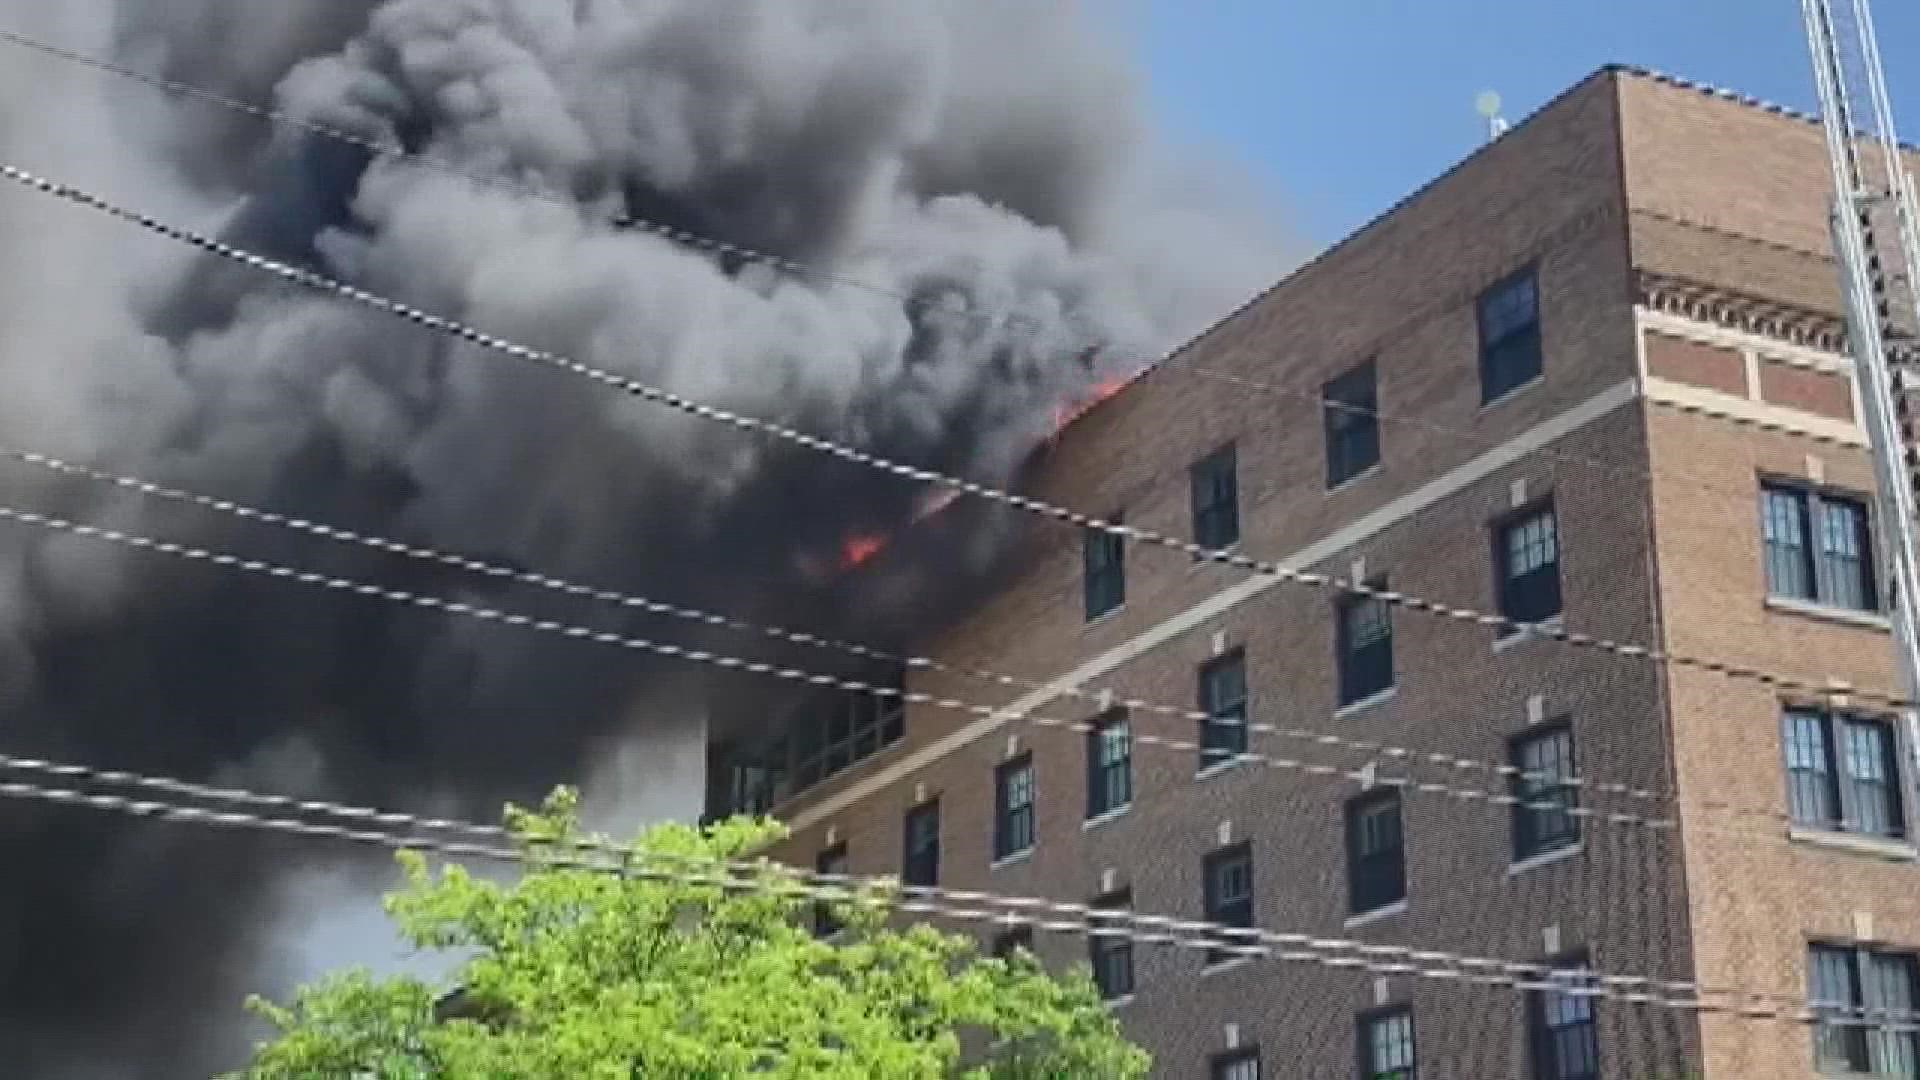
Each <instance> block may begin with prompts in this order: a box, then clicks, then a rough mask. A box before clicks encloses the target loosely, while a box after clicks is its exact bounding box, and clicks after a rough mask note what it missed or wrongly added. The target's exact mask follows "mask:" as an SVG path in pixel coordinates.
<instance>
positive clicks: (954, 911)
mask: <svg viewBox="0 0 1920 1080" xmlns="http://www.w3.org/2000/svg"><path fill="white" fill-rule="evenodd" d="M0 769H5V770H12V771H15V772H27V773H33V774H39V775H45V776H52V777H60V778H64V779H69V780H71V779H75V778H79V779H86V780H91V781H96V782H100V783H110V784H124V785H139V786H145V787H151V788H156V789H159V790H164V791H168V792H170V793H174V794H182V795H196V796H200V797H203V798H210V799H216V800H219V801H224V802H230V803H236V804H240V805H250V806H256V807H263V808H270V809H295V810H301V811H306V812H312V813H321V814H328V815H331V816H335V817H340V818H345V819H348V820H352V821H354V822H356V823H358V824H356V825H353V826H347V825H335V824H326V823H319V822H311V821H304V820H299V819H293V818H275V817H267V816H264V815H258V814H253V813H247V812H237V811H220V810H210V809H207V808H204V807H197V806H190V805H186V804H182V803H176V802H167V801H164V800H139V799H133V798H130V797H127V796H123V795H114V794H100V793H89V792H82V791H78V790H75V789H70V788H50V787H46V786H44V785H41V784H36V783H22V782H0V797H6V798H15V799H33V800H39V801H45V802H53V803H59V804H63V805H68V806H77V807H82V808H86V809H93V810H101V811H108V812H117V813H123V814H129V815H132V816H136V817H151V818H157V819H160V820H166V821H173V822H180V823H188V824H203V825H210V826H218V827H231V828H240V829H260V830H265V831H272V832H280V833H285V834H289V835H295V836H303V837H308V838H324V839H336V840H343V841H350V842H353V843H359V844H372V845H377V846H381V847H388V848H394V849H397V850H415V851H430V852H434V853H437V854H442V855H447V856H450V857H454V858H461V857H466V858H480V859H487V860H490V861H497V862H505V863H511V864H516V865H535V866H544V867H557V868H563V869H578V870H586V871H591V872H598V873H617V874H624V875H629V876H633V877H638V878H643V879H647V880H658V881H665V882H674V883H681V884H692V885H701V886H714V887H718V888H721V889H725V890H729V891H773V892H785V893H788V894H790V895H794V896H799V897H807V898H811V899H815V900H824V901H828V902H846V903H874V902H876V900H875V898H874V897H872V896H871V895H869V894H863V893H862V892H861V890H863V889H871V888H875V887H883V888H885V889H886V890H887V891H889V892H898V893H900V894H901V895H902V896H904V897H906V899H893V898H888V899H885V900H880V901H877V902H879V903H880V904H882V906H885V907H889V908H896V909H898V910H902V911H907V912H909V913H914V914H927V915H933V916H938V917H949V918H959V919H962V920H971V921H981V922H988V923H995V924H1001V925H1027V926H1032V927H1035V928H1037V929H1041V930H1047V931H1051V932H1057V933H1064V934H1079V935H1086V936H1113V937H1124V938H1127V939H1129V940H1134V941H1140V942H1143V943H1148V944H1164V945H1171V946H1176V947H1181V948H1189V949H1198V950H1202V951H1207V952H1213V953H1233V954H1236V955H1243V956H1249V957H1268V958H1276V959H1283V960H1298V961H1303V962H1308V963H1317V964H1322V965H1325V966H1330V967H1344V968H1358V969H1364V970H1367V971H1372V972H1375V973H1377V974H1405V975H1415V976H1418V977H1421V978H1428V979H1434V980H1438V981H1443V982H1453V983H1460V982H1468V983H1477V984H1482V985H1488V986H1501V987H1507V988H1510V989H1515V990H1520V991H1533V990H1551V991H1556V992H1564V993H1569V994H1576V995H1580V996H1589V997H1599V998H1610V999H1613V1000H1618V1001H1623V1002H1627V1003H1632V1004H1643V1005H1653V1006H1658V1007H1664V1008H1674V1009H1683V1010H1689V1011H1697V1012H1704V1013H1722V1014H1728V1015H1734V1016H1739V1017H1742V1018H1747V1019H1777V1020H1790V1021H1797V1022H1827V1021H1830V1020H1831V1019H1832V1017H1833V1016H1834V1015H1835V1014H1840V1015H1847V1016H1855V1017H1897V1018H1900V1019H1914V1018H1920V1012H1915V1011H1909V1010H1894V1009H1884V1008H1875V1007H1860V1006H1846V1005H1834V1006H1827V1005H1825V1004H1822V1005H1820V1006H1819V1010H1818V1012H1816V1011H1815V1010H1814V1009H1813V1008H1811V1007H1810V1005H1809V1003H1808V1002H1807V1001H1805V1000H1804V999H1801V998H1799V997H1796V996H1793V995H1789V994H1777V993H1771V992H1762V991H1752V990H1743V989H1716V988H1711V987H1707V986H1704V985H1702V984H1699V983H1695V982H1689V981H1684V980H1668V979H1660V978H1654V977H1651V976H1641V975H1620V974H1613V973H1607V972H1600V971H1589V970H1582V969H1571V968H1556V967H1552V966H1550V965H1544V964H1534V963H1526V962H1520V961H1512V960H1505V959H1499V958H1493V957H1484V956H1473V955H1467V954H1461V953H1453V952H1446V951H1440V950H1429V949H1418V948H1413V947H1409V946H1401V945H1386V944H1378V943H1373V942H1367V941H1360V940H1355V939H1342V938H1327V937H1322V936H1319V935H1313V934H1302V933H1286V932H1277V931H1272V930H1266V929H1263V928H1260V927H1240V926H1231V925H1228V924H1225V923H1220V922H1213V921H1207V920H1193V919H1182V918H1177V917H1173V916H1166V915H1156V914H1149V913H1141V912H1137V911H1131V910H1126V909H1113V908H1101V907H1096V906H1094V905H1092V904H1083V903H1075V902H1072V901H1061V900H1053V899H1050V898H1045V897H1033V896H1011V895H1006V894H1001V893H994V892H990V891H983V890H962V889H950V888H944V887H940V886H910V885H902V884H898V883H896V882H893V881H890V880H881V879H871V878H861V877H858V876H855V875H850V874H833V873H824V872H815V871H806V870H801V869H798V868H793V867H786V866H781V867H780V868H779V869H778V870H777V871H776V872H775V874H774V876H772V877H770V876H769V871H772V870H773V867H772V866H771V865H770V864H768V863H764V862H762V863H754V862H749V861H745V860H737V859H698V858H694V857H689V856H675V855H671V854H667V853H651V852H650V853H647V854H646V855H645V856H644V857H643V856H640V855H639V853H637V852H635V851H633V850H632V849H631V848H628V847H624V846H621V845H618V844H615V843H611V842H609V841H605V840H602V839H599V838H596V837H591V836H582V837H578V838H575V839H574V840H572V841H571V842H570V843H568V844H566V845H564V846H567V847H569V848H571V849H572V850H571V851H568V852H566V853H559V854H556V853H553V852H549V851H544V850H541V849H542V848H546V847H548V846H561V845H555V844H552V842H549V841H531V842H528V841H522V842H523V843H524V844H525V847H524V849H515V848H510V847H502V846H500V843H499V842H501V841H512V840H514V839H515V837H513V835H512V834H511V833H510V832H509V831H508V830H506V829H504V828H501V827H499V826H487V825H479V824H475V823H471V822H465V821H460V820H457V819H446V818H426V817H415V816H413V815H409V814H404V813H397V812H390V811H381V810H376V809H373V808H370V807H358V806H349V805H345V804H340V803H333V802H325V801H316V800H303V799H297V798H294V797H292V796H285V795H265V794H260V793H256V792H251V791H246V790H244V789H234V788H216V787H208V786H203V785H199V784H193V783H189V782H185V781H179V780H173V779H170V778H163V777H150V776H143V775H140V774H136V773H129V772H122V771H117V770H101V769H95V768H92V767H90V766H82V765H68V764H63V763H56V762H50V761H44V760H38V759H31V758H19V757H13V756H9V755H0ZM366 823H375V824H385V825H393V826H398V827H413V828H417V829H423V830H429V831H455V832H460V833H463V834H467V835H471V836H474V837H478V838H483V839H484V840H486V841H489V842H486V843H481V842H467V841H452V840H443V839H436V838H430V837H422V836H414V835H403V834H400V833H395V832H388V831H383V830H379V829H369V828H365V827H361V826H362V825H364V824H366ZM598 856H612V857H613V858H614V859H615V860H617V861H607V860H606V859H602V858H599V857H598ZM641 858H644V859H645V860H646V862H641V861H638V860H640V859H641ZM648 863H666V864H669V865H671V864H675V863H679V864H682V865H688V864H691V865H695V866H710V867H717V868H718V869H719V870H720V871H722V873H719V874H716V873H712V872H707V873H699V872H690V871H686V870H674V869H661V868H659V867H657V866H652V865H648ZM736 874H739V875H750V876H731V875H736ZM943 901H944V903H943ZM953 904H974V905H981V904H985V905H991V906H992V909H986V908H979V907H975V908H956V907H953V906H951V905H953ZM1034 913H1040V914H1038V915H1036V914H1034ZM1051 915H1058V916H1065V917H1067V918H1065V919H1049V918H1045V917H1044V916H1051ZM1069 920H1070V921H1069ZM1142 927H1145V928H1147V929H1144V930H1143V929H1141V928H1142ZM1329 954H1333V955H1329ZM1346 954H1353V955H1346ZM1422 964H1451V965H1454V966H1453V967H1450V968H1423V967H1420V966H1419V965H1422ZM1559 980H1577V981H1578V982H1579V983H1584V984H1585V985H1579V986H1577V987H1575V986H1569V985H1568V983H1567V982H1562V981H1559ZM1669 994H1688V995H1698V996H1697V997H1692V998H1684V999H1683V998H1673V997H1669V996H1664V995H1669ZM1721 998H1738V999H1742V1000H1741V1001H1739V1002H1733V1001H1722V1000H1708V999H1721ZM1914 1027H1915V1029H1916V1030H1920V1024H1916V1025H1914Z"/></svg>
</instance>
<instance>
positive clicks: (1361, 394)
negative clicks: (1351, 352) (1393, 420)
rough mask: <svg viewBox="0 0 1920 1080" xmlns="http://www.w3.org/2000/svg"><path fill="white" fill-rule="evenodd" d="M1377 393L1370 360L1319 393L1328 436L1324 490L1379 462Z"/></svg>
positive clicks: (1344, 481)
mask: <svg viewBox="0 0 1920 1080" xmlns="http://www.w3.org/2000/svg"><path fill="white" fill-rule="evenodd" d="M1378 407H1379V392H1378V390H1377V389H1376V387H1375V384H1374V365H1373V361H1371V360H1369V361H1367V362H1366V363H1364V364H1361V365H1360V366H1359V367H1357V368H1354V369H1353V370H1352V371H1349V372H1347V373H1346V374H1345V375H1342V376H1340V377H1339V378H1337V379H1334V380H1332V381H1331V382H1329V383H1327V384H1326V385H1325V386H1324V387H1322V388H1321V390H1320V415H1321V418H1322V421H1323V423H1324V426H1325V428H1326V432H1327V486H1328V487H1330V488H1335V487H1339V486H1340V485H1341V484H1344V483H1346V482H1347V481H1349V480H1351V479H1353V478H1354V477H1356V476H1359V475H1360V474H1361V473H1363V472H1366V471H1367V470H1368V469H1371V468H1373V466H1374V465H1375V464H1377V463H1378V462H1379V460H1380V416H1379V411H1378Z"/></svg>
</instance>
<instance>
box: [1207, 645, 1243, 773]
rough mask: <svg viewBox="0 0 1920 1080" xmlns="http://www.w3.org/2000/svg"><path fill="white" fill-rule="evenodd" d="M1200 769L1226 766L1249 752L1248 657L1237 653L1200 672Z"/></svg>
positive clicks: (1215, 662) (1236, 650) (1239, 652)
mask: <svg viewBox="0 0 1920 1080" xmlns="http://www.w3.org/2000/svg"><path fill="white" fill-rule="evenodd" d="M1200 711H1201V712H1203V713H1205V714H1207V718H1206V719H1205V720H1202V721H1201V722H1200V768H1201V770H1202V771H1205V770H1206V769H1209V768H1212V767H1213V766H1215V765H1224V764H1227V763H1228V762H1231V761H1233V760H1234V759H1235V757H1236V755H1239V754H1244V753H1246V752H1247V655H1246V653H1244V652H1242V651H1240V650H1238V649H1235V650H1234V651H1233V652H1230V653H1227V654H1226V655H1224V656H1220V657H1217V658H1216V659H1214V660H1212V661H1210V662H1208V663H1207V664H1206V665H1205V666H1203V667H1202V668H1201V669H1200Z"/></svg>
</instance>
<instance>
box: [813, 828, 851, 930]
mask: <svg viewBox="0 0 1920 1080" xmlns="http://www.w3.org/2000/svg"><path fill="white" fill-rule="evenodd" d="M813 869H814V870H815V871H816V872H817V873H821V874H845V873H846V872H847V845H845V844H835V845H833V846H832V847H830V848H828V849H826V850H825V851H822V852H821V853H820V854H819V855H817V856H815V857H814V860H813ZM833 908H834V905H833V902H831V901H825V900H823V901H821V902H819V903H817V904H815V905H813V933H814V936H816V937H823V938H824V937H832V936H833V935H835V934H837V933H839V932H840V930H841V927H842V923H841V922H840V919H839V917H838V916H836V915H835V914H834V910H833Z"/></svg>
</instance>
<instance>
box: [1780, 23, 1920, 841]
mask: <svg viewBox="0 0 1920 1080" xmlns="http://www.w3.org/2000/svg"><path fill="white" fill-rule="evenodd" d="M1843 2H1845V0H1843ZM1851 2H1852V4H1853V7H1852V14H1853V29H1854V31H1855V35H1856V36H1857V38H1858V40H1857V41H1855V42H1853V44H1854V45H1855V46H1857V47H1858V49H1859V50H1860V55H1858V56H1856V57H1854V58H1853V59H1855V60H1856V61H1857V62H1858V66H1860V67H1861V69H1862V70H1863V71H1864V72H1865V73H1866V74H1865V76H1864V77H1865V80H1866V82H1867V83H1868V84H1869V85H1868V86H1867V87H1865V89H1866V91H1867V106H1868V111H1869V113H1870V114H1871V116H1872V119H1873V122H1874V123H1873V126H1874V129H1875V130H1874V131H1873V133H1872V134H1873V135H1875V136H1878V138H1879V139H1880V141H1881V145H1882V146H1883V147H1885V148H1887V149H1896V148H1897V145H1898V143H1897V140H1896V139H1895V138H1894V136H1893V131H1892V123H1893V121H1892V117H1891V115H1890V111H1889V110H1887V109H1885V108H1884V107H1883V106H1884V102H1885V92H1884V91H1885V87H1884V82H1883V76H1881V74H1880V73H1879V72H1878V70H1876V69H1877V63H1878V60H1879V56H1878V46H1877V42H1875V41H1874V38H1873V29H1872V21H1871V20H1872V16H1871V14H1870V12H1869V9H1868V6H1867V0H1851ZM1801 13H1802V15H1803V16H1804V18H1805V21H1806V30H1807V45H1808V48H1809V49H1810V50H1811V51H1812V54H1813V56H1812V59H1813V74H1814V87H1815V89H1816V91H1817V92H1818V94H1819V99H1820V120H1821V126H1822V127H1823V128H1824V129H1825V132H1826V140H1827V158H1828V163H1829V165H1830V167H1831V169H1832V172H1833V213H1832V216H1831V218H1830V220H1829V224H1830V226H1831V228H1832V232H1833V251H1834V255H1835V256H1836V258H1837V261H1838V262H1839V265H1840V287H1841V293H1842V296H1843V298H1844V300H1845V303H1846V319H1847V341H1848V345H1849V347H1850V351H1851V352H1852V353H1853V376H1854V379H1855V382H1856V384H1857V386H1858V389H1859V395H1858V396H1859V400H1860V403H1861V407H1862V409H1863V411H1864V412H1865V414H1866V415H1865V416H1863V417H1862V418H1861V419H1862V420H1863V421H1864V423H1865V425H1866V429H1867V439H1868V443H1869V446H1870V448H1871V450H1872V455H1873V472H1874V479H1875V487H1876V488H1877V489H1878V491H1877V494H1876V496H1875V499H1874V503H1875V516H1876V517H1877V518H1878V519H1879V520H1878V522H1877V524H1878V526H1879V527H1878V528H1876V529H1875V530H1874V535H1875V537H1876V541H1875V547H1876V548H1877V549H1878V551H1877V554H1878V556H1879V559H1878V563H1879V565H1880V566H1882V567H1885V568H1887V569H1888V570H1889V571H1890V574H1889V576H1890V577H1891V579H1892V580H1891V581H1890V582H1889V583H1888V584H1889V585H1890V589H1889V590H1888V591H1889V592H1890V593H1891V595H1890V596H1889V597H1888V599H1889V601H1890V603H1889V605H1888V606H1889V609H1890V610H1889V614H1890V616H1891V619H1892V622H1893V644H1894V660H1895V666H1896V667H1897V668H1898V669H1899V672H1900V683H1901V687H1902V689H1903V691H1904V693H1903V695H1902V696H1904V697H1905V698H1907V700H1908V701H1914V700H1920V639H1917V638H1916V629H1917V628H1920V555H1916V548H1915V518H1914V503H1915V497H1914V489H1913V478H1912V477H1911V476H1910V475H1909V474H1908V470H1907V465H1906V447H1905V445H1904V443H1903V441H1902V438H1901V429H1900V423H1899V419H1898V417H1897V415H1896V412H1895V406H1894V398H1893V394H1894V381H1893V375H1892V371H1891V369H1890V366H1889V364H1888V362H1887V333H1888V331H1890V330H1891V329H1892V323H1891V321H1890V319H1889V318H1888V315H1889V311H1888V307H1889V305H1888V303H1887V301H1886V300H1885V299H1883V298H1884V296H1885V293H1886V292H1887V289H1888V284H1889V283H1888V282H1887V280H1886V275H1885V272H1884V270H1883V268H1882V264H1881V263H1880V260H1879V252H1878V251H1877V250H1875V248H1874V238H1873V236H1872V233H1871V232H1870V231H1869V221H1870V217H1869V214H1870V212H1871V211H1872V210H1873V208H1874V203H1875V202H1876V201H1877V200H1876V199H1875V198H1874V197H1873V195H1872V194H1871V193H1869V192H1868V190H1867V188H1866V184H1865V183H1864V177H1863V176H1862V170H1861V168H1860V158H1859V154H1858V150H1857V147H1856V144H1855V141H1854V140H1855V138H1856V136H1857V135H1858V133H1859V128H1858V126H1857V125H1856V123H1855V118H1854V112H1853V101H1852V100H1851V96H1850V95H1849V93H1848V89H1849V88H1848V85H1847V83H1848V74H1849V72H1848V66H1849V65H1848V62H1847V61H1848V54H1847V51H1846V50H1847V48H1848V43H1847V42H1845V41H1843V40H1842V37H1841V35H1840V33H1839V32H1838V29H1837V26H1836V20H1835V18H1834V10H1833V7H1832V0H1802V3H1801ZM1896 152H1897V151H1896ZM1883 164H1886V165H1887V168H1888V170H1889V172H1888V176H1889V186H1890V188H1891V189H1892V190H1889V191H1888V192H1886V194H1885V198H1887V199H1891V200H1893V204H1894V205H1893V208H1894V210H1895V216H1896V219H1897V220H1898V219H1903V218H1906V212H1907V211H1909V210H1910V209H1911V207H1910V206H1903V205H1902V203H1903V202H1904V201H1905V198H1904V197H1907V196H1910V194H1911V188H1910V185H1909V184H1908V183H1907V182H1905V181H1904V177H1903V176H1902V170H1901V169H1900V167H1899V161H1898V158H1897V157H1895V158H1894V159H1893V160H1892V161H1891V162H1889V163H1883ZM1897 229H1898V232H1899V235H1898V236H1897V240H1899V241H1901V242H1902V243H1901V246H1902V247H1907V246H1908V244H1907V243H1906V241H1910V240H1911V239H1912V231H1911V227H1910V219H1906V220H1899V225H1898V226H1897ZM1913 271H1914V267H1912V266H1909V267H1908V272H1909V273H1912V272H1913ZM1903 714H1904V715H1903V717H1902V719H1903V721H1904V724H1903V727H1904V729H1905V730H1904V735H1905V742H1906V748H1907V753H1906V754H1905V755H1903V756H1904V757H1905V758H1906V762H1907V766H1906V777H1905V779H1906V783H1905V785H1904V788H1905V791H1906V793H1907V809H1908V814H1909V815H1911V814H1913V813H1915V812H1916V811H1920V716H1916V714H1915V710H1914V709H1913V708H1912V707H1908V708H1907V709H1905V710H1903Z"/></svg>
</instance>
